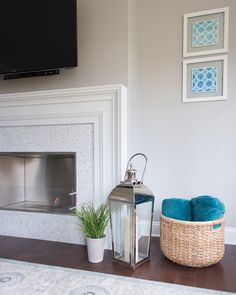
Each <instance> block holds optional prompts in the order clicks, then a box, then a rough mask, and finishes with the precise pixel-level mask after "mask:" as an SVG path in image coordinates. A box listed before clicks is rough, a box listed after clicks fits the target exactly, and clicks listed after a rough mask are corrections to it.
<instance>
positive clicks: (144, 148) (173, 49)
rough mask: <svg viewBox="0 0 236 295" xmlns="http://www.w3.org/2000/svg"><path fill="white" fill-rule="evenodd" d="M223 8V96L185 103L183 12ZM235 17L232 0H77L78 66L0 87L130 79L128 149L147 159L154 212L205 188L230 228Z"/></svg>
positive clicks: (235, 195) (235, 127)
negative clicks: (226, 22)
mask: <svg viewBox="0 0 236 295" xmlns="http://www.w3.org/2000/svg"><path fill="white" fill-rule="evenodd" d="M128 6H129V7H128ZM224 6H229V7H230V33H229V50H230V52H229V87H228V97H229V99H228V100H227V101H219V102H205V103H189V104H183V103H182V102H181V82H182V78H181V75H182V73H181V69H182V64H181V61H182V17H183V14H184V13H188V12H193V11H198V10H204V9H211V8H216V7H224ZM235 19H236V1H235V0H198V1H194V0H178V1H176V0H129V1H127V0H99V1H98V0H78V23H79V67H78V68H76V69H74V70H71V71H67V72H65V73H63V74H62V75H61V76H57V77H47V78H32V79H22V80H18V81H0V92H1V93H7V92H15V91H30V90H43V89H55V88H66V87H78V86H88V85H89V86H92V85H99V84H100V85H102V84H109V83H111V84H112V83H123V84H125V85H128V89H129V109H128V120H129V121H128V123H129V124H128V125H129V137H128V140H129V142H128V149H129V154H132V153H134V152H137V151H140V152H144V153H146V154H147V156H148V158H149V165H148V169H147V174H146V177H145V183H146V184H147V185H148V186H149V187H150V188H151V189H152V190H153V191H154V193H155V195H156V197H157V198H156V199H157V203H156V216H155V218H156V219H158V215H159V211H160V204H161V200H162V199H163V198H166V197H171V196H178V197H189V198H190V197H192V196H197V195H199V194H211V195H215V196H218V197H219V198H221V199H222V200H223V201H224V203H225V204H226V208H227V214H226V219H227V226H231V227H236V219H235V212H236V185H235V179H236V116H235V115H234V112H235V110H236V100H235V99H234V92H235V90H236V89H235V87H236V85H234V84H235V83H234V77H235V74H236V73H235V71H236V70H235V69H236V36H235V34H234V28H235V26H236V23H235ZM128 33H129V35H128Z"/></svg>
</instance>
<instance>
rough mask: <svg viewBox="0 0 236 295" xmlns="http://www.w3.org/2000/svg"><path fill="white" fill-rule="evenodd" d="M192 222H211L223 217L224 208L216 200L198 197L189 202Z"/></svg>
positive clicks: (209, 197)
mask: <svg viewBox="0 0 236 295" xmlns="http://www.w3.org/2000/svg"><path fill="white" fill-rule="evenodd" d="M191 206H192V221H211V220H217V219H220V218H222V217H223V216H224V213H225V206H224V204H223V203H222V202H221V201H220V200H219V199H217V198H214V197H211V196H199V197H197V198H193V199H192V200H191Z"/></svg>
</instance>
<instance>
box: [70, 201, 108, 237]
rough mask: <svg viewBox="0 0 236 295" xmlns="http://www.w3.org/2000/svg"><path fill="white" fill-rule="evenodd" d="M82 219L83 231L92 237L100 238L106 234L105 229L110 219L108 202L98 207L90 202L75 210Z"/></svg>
mask: <svg viewBox="0 0 236 295" xmlns="http://www.w3.org/2000/svg"><path fill="white" fill-rule="evenodd" d="M75 215H76V216H77V217H78V218H79V220H80V227H81V230H82V231H83V233H84V234H85V235H86V236H87V237H88V238H91V239H100V238H103V237H104V236H105V229H106V227H107V224H108V222H109V219H110V210H109V207H108V205H107V204H102V205H100V206H99V207H98V208H97V209H96V208H95V207H94V205H93V204H91V203H88V204H84V205H82V206H81V208H80V209H77V210H76V211H75Z"/></svg>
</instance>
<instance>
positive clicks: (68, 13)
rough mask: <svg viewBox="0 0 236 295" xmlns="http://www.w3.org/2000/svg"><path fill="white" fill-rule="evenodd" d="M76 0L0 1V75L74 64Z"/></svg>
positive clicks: (69, 66) (73, 65)
mask: <svg viewBox="0 0 236 295" xmlns="http://www.w3.org/2000/svg"><path fill="white" fill-rule="evenodd" d="M76 6H77V5H76V0H1V1H0V74H10V73H24V72H30V71H31V72H34V71H40V70H50V69H60V68H71V67H75V66H77V9H76Z"/></svg>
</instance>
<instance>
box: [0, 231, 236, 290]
mask: <svg viewBox="0 0 236 295" xmlns="http://www.w3.org/2000/svg"><path fill="white" fill-rule="evenodd" d="M0 257H1V258H8V259H14V260H19V261H26V262H33V263H41V264H47V265H55V266H63V267H68V268H75V269H83V270H90V271H97V272H102V273H109V274H115V275H122V276H129V277H135V278H141V279H147V280H154V281H161V282H167V283H175V284H181V285H187V286H193V287H200V288H207V289H214V290H221V291H228V292H236V246H232V245H226V251H225V256H224V258H223V259H222V260H221V262H219V263H218V264H216V265H213V266H210V267H207V268H201V269H198V268H190V267H184V266H181V265H178V264H175V263H172V262H171V261H169V260H168V259H167V258H165V257H164V256H163V254H162V253H161V250H160V243H159V238H153V239H152V245H151V261H150V262H147V263H145V264H143V265H142V266H140V267H139V268H137V269H136V271H135V272H133V271H131V270H130V269H128V268H126V267H124V266H122V265H119V264H116V263H112V253H111V251H109V250H106V251H105V255H104V261H103V262H102V263H98V264H92V263H89V262H88V259H87V249H86V247H85V246H81V245H74V244H66V243H59V242H51V241H42V240H34V239H24V238H17V237H6V236H0Z"/></svg>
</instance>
